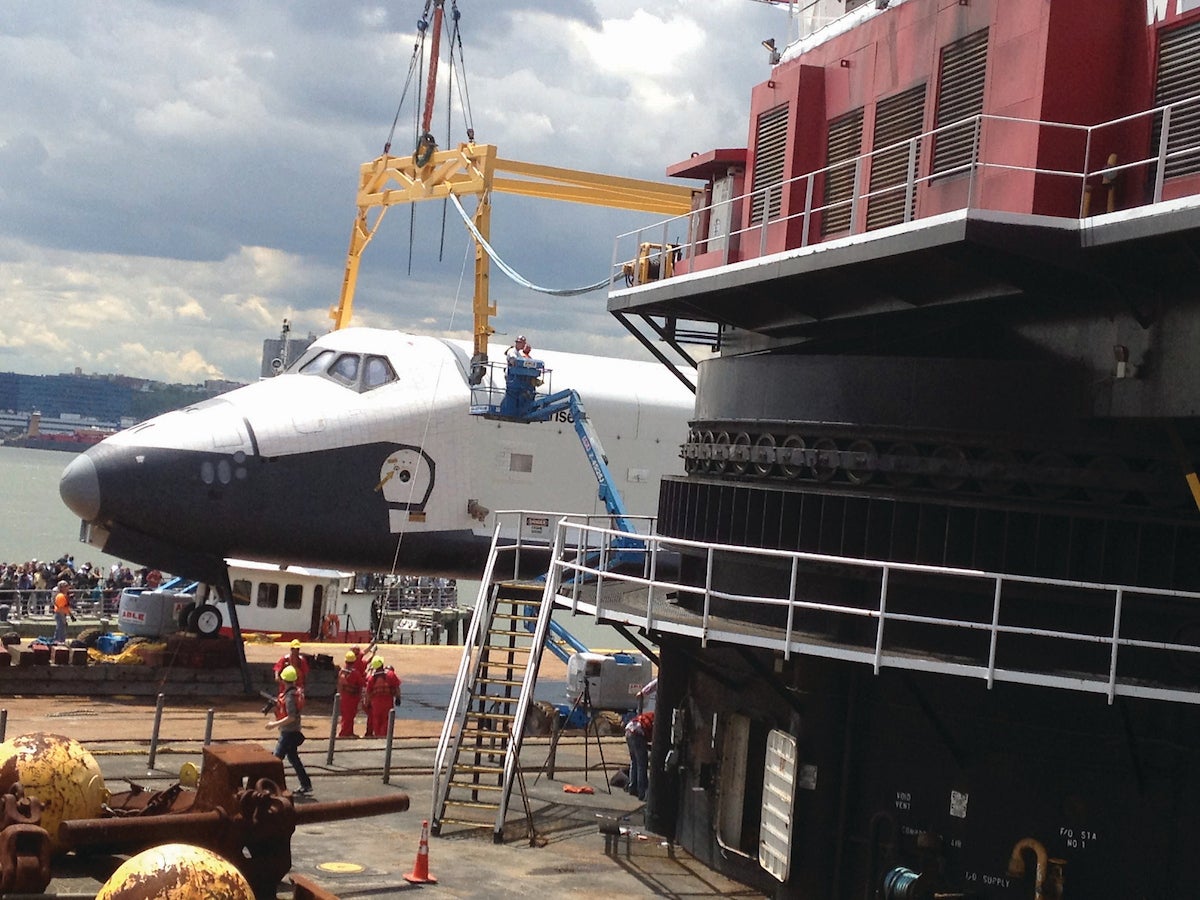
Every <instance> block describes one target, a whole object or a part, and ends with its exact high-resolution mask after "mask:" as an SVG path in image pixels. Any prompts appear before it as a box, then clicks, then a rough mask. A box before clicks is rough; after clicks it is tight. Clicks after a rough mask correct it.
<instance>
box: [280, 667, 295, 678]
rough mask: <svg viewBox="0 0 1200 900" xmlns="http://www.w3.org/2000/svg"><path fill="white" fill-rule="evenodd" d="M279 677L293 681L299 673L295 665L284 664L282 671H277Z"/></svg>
mask: <svg viewBox="0 0 1200 900" xmlns="http://www.w3.org/2000/svg"><path fill="white" fill-rule="evenodd" d="M279 677H280V678H281V679H282V680H284V681H295V680H296V679H297V678H299V677H300V673H299V672H297V671H296V667H295V666H284V667H283V671H282V672H280V673H279Z"/></svg>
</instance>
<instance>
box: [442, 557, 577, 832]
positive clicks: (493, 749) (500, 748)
mask: <svg viewBox="0 0 1200 900" xmlns="http://www.w3.org/2000/svg"><path fill="white" fill-rule="evenodd" d="M495 555H496V550H495V547H494V546H493V551H492V555H491V557H490V558H489V560H488V567H487V570H486V574H487V576H488V577H487V579H485V580H484V581H483V582H482V584H481V586H480V591H479V598H478V601H477V603H476V607H475V613H474V615H473V616H472V619H471V625H470V627H469V629H468V632H467V635H466V638H465V641H464V644H465V646H464V650H463V659H462V663H461V664H460V666H459V672H458V678H457V680H456V682H455V685H454V691H453V694H452V696H451V700H450V706H449V709H448V710H447V713H446V722H445V725H444V726H443V728H442V735H441V739H440V740H439V742H438V749H437V756H436V758H435V760H434V792H433V795H434V808H433V812H432V815H431V817H430V822H431V826H430V827H431V831H432V833H433V834H435V835H436V834H439V833H440V832H441V829H442V826H443V825H456V826H460V827H466V828H489V827H490V828H492V839H493V841H495V842H496V843H500V842H501V841H502V840H503V836H504V824H505V821H506V819H507V816H508V807H509V799H510V797H511V794H512V788H513V783H514V781H518V783H519V784H520V787H521V791H522V797H521V799H522V804H523V806H524V808H525V811H526V815H528V807H529V803H528V798H527V797H526V796H525V795H524V782H523V780H521V779H518V773H519V766H520V755H521V741H522V737H523V734H524V727H525V721H526V716H527V712H528V709H529V705H530V703H531V702H532V698H533V693H534V689H535V687H536V685H537V672H538V667H539V665H540V664H541V659H542V650H543V648H544V647H545V644H546V636H547V634H548V631H549V625H550V616H551V613H552V612H553V607H554V602H553V598H551V599H549V600H546V599H545V594H546V590H547V586H546V583H545V581H544V580H538V581H497V582H493V581H491V575H492V572H493V570H494V566H495Z"/></svg>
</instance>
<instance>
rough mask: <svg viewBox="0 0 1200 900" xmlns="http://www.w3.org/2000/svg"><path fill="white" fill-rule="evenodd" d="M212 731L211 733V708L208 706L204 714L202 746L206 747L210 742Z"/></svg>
mask: <svg viewBox="0 0 1200 900" xmlns="http://www.w3.org/2000/svg"><path fill="white" fill-rule="evenodd" d="M212 733H213V710H212V708H211V707H210V708H209V710H208V715H206V716H205V717H204V746H205V747H207V746H208V745H209V744H211V743H212Z"/></svg>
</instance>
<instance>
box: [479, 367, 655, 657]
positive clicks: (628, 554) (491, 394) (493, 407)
mask: <svg viewBox="0 0 1200 900" xmlns="http://www.w3.org/2000/svg"><path fill="white" fill-rule="evenodd" d="M504 369H505V372H504V385H505V386H504V392H503V394H502V395H501V394H500V392H499V391H498V390H497V389H496V388H494V387H488V386H487V385H486V384H483V385H479V386H477V387H476V388H474V389H473V391H472V402H471V414H472V415H476V416H485V417H486V418H489V419H501V420H503V421H506V422H522V423H531V422H549V421H550V420H551V419H553V418H555V416H557V415H559V414H560V413H563V412H567V413H569V414H570V416H569V418H570V421H571V423H572V424H573V425H574V427H575V433H576V434H577V435H578V436H579V443H580V444H581V445H582V446H583V451H584V453H586V454H587V458H588V464H589V465H590V466H591V467H592V474H593V475H595V476H596V483H597V484H598V485H599V491H600V493H599V496H600V499H601V501H603V503H604V509H605V512H606V513H607V514H608V515H609V516H610V517H611V519H612V521H613V524H614V527H615V528H616V530H617V531H621V532H624V533H626V534H629V535H631V536H632V535H634V534H635V533H636V532H635V530H634V527H633V522H632V521H631V520H630V517H629V512H628V510H627V509H626V508H625V501H624V500H622V499H621V494H620V492H619V491H618V490H617V489H616V486H615V483H614V481H613V477H612V473H611V472H610V471H609V470H608V458H607V457H606V456H605V454H604V447H603V445H602V444H601V443H600V437H599V435H597V434H596V430H595V428H593V427H592V423H591V420H590V419H589V418H588V415H587V410H586V409H584V406H583V401H582V400H581V399H580V397H579V392H578V391H575V390H574V389H568V390H565V391H557V392H550V391H546V392H545V393H538V388H540V387H542V386H543V384H544V382H545V380H546V376H547V374H548V373H547V372H546V366H545V363H544V362H542V360H540V359H532V358H529V357H524V356H520V355H517V356H512V357H509V359H508V362H507V365H505V366H504ZM492 383H493V384H494V383H495V382H494V380H493V381H492ZM497 395H499V396H500V400H499V402H498V403H497V402H494V401H495V400H496V397H497ZM477 400H478V401H479V402H476V401H477ZM611 547H612V550H613V551H614V552H613V553H611V554H610V556H609V558H608V564H609V565H610V566H614V567H615V566H620V565H624V564H628V563H639V564H640V563H641V562H642V560H643V558H644V548H643V545H642V542H641V541H639V540H637V539H635V538H633V537H628V538H623V537H617V538H614V539H613V541H612V544H611ZM550 631H551V633H552V634H553V635H554V636H555V637H556V638H558V640H557V641H551V642H548V643H547V647H548V648H549V649H550V652H552V653H553V654H554V655H555V656H557V657H558V658H559V659H560V660H562V661H563V662H565V663H569V662H570V659H571V655H572V654H571V653H568V652H567V651H566V650H565V649H563V647H562V644H566V645H567V646H568V647H570V648H571V649H572V650H574V651H575V652H578V653H587V652H589V651H588V648H587V647H586V646H584V645H583V643H581V642H580V641H579V640H578V639H577V638H575V637H574V636H573V635H572V634H571V633H570V632H569V631H567V630H566V629H565V628H563V627H562V626H561V625H559V624H558V623H557V622H555V621H554V620H553V619H551V621H550Z"/></svg>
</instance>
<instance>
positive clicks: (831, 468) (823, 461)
mask: <svg viewBox="0 0 1200 900" xmlns="http://www.w3.org/2000/svg"><path fill="white" fill-rule="evenodd" d="M813 449H814V450H816V451H817V454H816V456H815V457H814V459H813V465H812V476H813V478H815V479H816V480H817V481H821V482H825V481H832V480H833V476H834V475H836V474H837V471H838V463H839V458H838V445H837V441H835V440H834V439H833V438H817V440H815V441H813Z"/></svg>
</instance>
